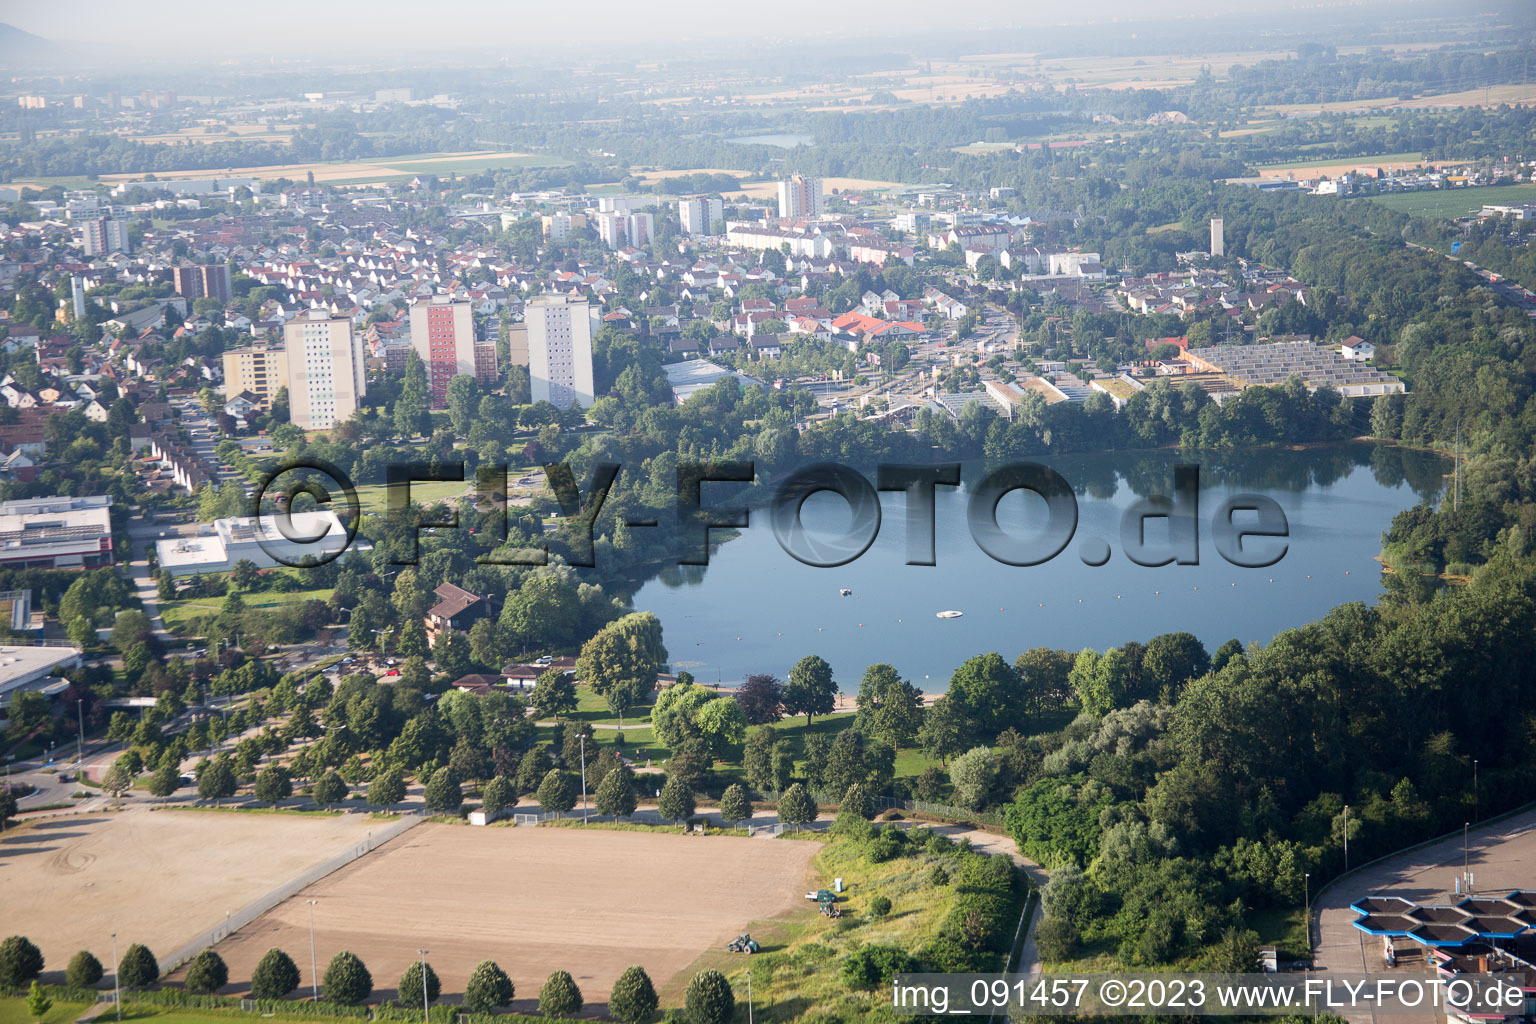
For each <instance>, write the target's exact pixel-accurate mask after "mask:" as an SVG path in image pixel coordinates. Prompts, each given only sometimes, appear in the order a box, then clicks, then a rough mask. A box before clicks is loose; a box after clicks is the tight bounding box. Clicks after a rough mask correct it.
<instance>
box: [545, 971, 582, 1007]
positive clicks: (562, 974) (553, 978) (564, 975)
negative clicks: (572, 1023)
mask: <svg viewBox="0 0 1536 1024" xmlns="http://www.w3.org/2000/svg"><path fill="white" fill-rule="evenodd" d="M580 1010H581V989H579V988H577V987H576V979H575V978H572V977H571V974H570V972H569V971H555V972H553V973H552V974H550V976H549V977H548V978H546V979H544V987H543V988H541V989H539V1012H540V1013H542V1014H543V1015H544V1016H546V1017H570V1016H573V1015H575V1014H576V1013H578V1012H580Z"/></svg>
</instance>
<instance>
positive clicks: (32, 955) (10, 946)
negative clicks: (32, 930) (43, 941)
mask: <svg viewBox="0 0 1536 1024" xmlns="http://www.w3.org/2000/svg"><path fill="white" fill-rule="evenodd" d="M42 973H43V951H42V950H40V949H38V948H37V946H35V945H34V944H33V942H32V940H31V939H29V938H27V937H26V936H25V935H12V936H11V937H10V938H8V939H6V940H5V941H4V942H0V989H5V990H8V991H14V990H16V989H19V988H25V987H26V986H27V985H28V984H29V983H31V981H32V979H34V978H36V977H37V976H38V975H40V974H42Z"/></svg>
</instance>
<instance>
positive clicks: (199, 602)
mask: <svg viewBox="0 0 1536 1024" xmlns="http://www.w3.org/2000/svg"><path fill="white" fill-rule="evenodd" d="M331 593H332V588H331V587H318V588H316V589H313V590H290V591H285V592H281V593H271V592H257V593H254V594H241V595H240V596H241V597H242V598H244V600H245V606H246V607H247V608H267V609H271V608H280V607H282V606H283V605H287V604H296V603H302V602H304V601H309V600H315V601H329V600H330V599H331ZM223 607H224V599H223V598H222V597H189V598H179V599H177V600H175V601H166V602H164V603H162V604H161V605H160V618H161V619H163V620H164V621H165V628H166V629H169V630H170V631H171V632H173V633H179V632H181V631H184V630H186V629H189V628H191V623H192V620H193V619H199V618H204V617H206V616H209V615H217V614H219V610H220V609H221V608H223Z"/></svg>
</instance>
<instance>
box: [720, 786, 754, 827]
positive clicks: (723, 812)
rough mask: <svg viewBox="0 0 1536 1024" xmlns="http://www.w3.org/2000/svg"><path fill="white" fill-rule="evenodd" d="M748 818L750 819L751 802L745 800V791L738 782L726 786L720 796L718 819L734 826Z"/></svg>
mask: <svg viewBox="0 0 1536 1024" xmlns="http://www.w3.org/2000/svg"><path fill="white" fill-rule="evenodd" d="M750 817H752V801H751V800H748V799H747V791H746V790H745V789H743V788H742V787H741V783H739V782H735V783H732V784H731V785H729V786H727V787H726V788H725V792H724V793H722V794H721V795H720V819H721V820H722V821H725V822H728V823H730V824H732V825H734V824H735V823H736V822H738V821H746V820H747V819H748V818H750Z"/></svg>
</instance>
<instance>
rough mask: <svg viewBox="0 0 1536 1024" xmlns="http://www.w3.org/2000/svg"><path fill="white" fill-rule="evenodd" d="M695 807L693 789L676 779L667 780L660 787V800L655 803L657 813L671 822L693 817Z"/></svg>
mask: <svg viewBox="0 0 1536 1024" xmlns="http://www.w3.org/2000/svg"><path fill="white" fill-rule="evenodd" d="M695 806H696V805H695V803H694V798H693V787H691V786H689V785H688V783H686V782H684V781H683V780H682V779H678V778H671V779H668V780H667V784H666V785H665V786H662V787H661V796H660V798H658V799H657V801H656V810H657V812H658V813H660V814H661V816H662V817H663V818H665V819H666V820H668V821H671V822H679V821H686V820H687V819H689V818H691V817H693V812H694V808H695Z"/></svg>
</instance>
